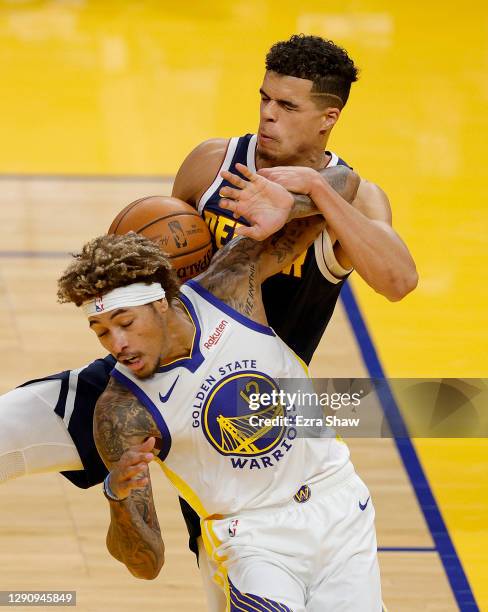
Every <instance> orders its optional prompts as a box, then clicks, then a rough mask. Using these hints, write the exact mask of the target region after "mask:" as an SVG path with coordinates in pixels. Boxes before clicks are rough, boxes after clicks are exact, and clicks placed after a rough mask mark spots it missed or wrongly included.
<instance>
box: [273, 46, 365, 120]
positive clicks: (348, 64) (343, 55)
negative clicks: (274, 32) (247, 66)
mask: <svg viewBox="0 0 488 612" xmlns="http://www.w3.org/2000/svg"><path fill="white" fill-rule="evenodd" d="M266 70H272V71H273V72H277V73H279V74H282V75H284V76H293V77H297V78H299V79H308V80H309V81H313V85H312V90H311V91H312V93H319V94H323V95H324V100H325V101H326V102H327V104H329V103H330V102H332V100H327V95H329V96H336V97H337V98H339V99H340V101H341V102H342V106H344V105H345V104H346V102H347V99H348V97H349V91H350V89H351V83H354V81H357V80H358V69H357V68H356V66H355V65H354V62H353V61H352V59H351V58H350V57H349V55H348V54H347V52H346V51H345V49H343V48H342V47H339V46H338V45H336V44H334V43H333V42H332V41H331V40H326V39H325V38H321V37H320V36H307V35H305V34H294V35H293V36H292V37H291V38H290V39H289V40H282V41H280V42H277V43H276V44H274V45H273V46H272V47H271V49H270V50H269V52H268V55H267V56H266ZM336 103H337V102H336ZM342 106H341V108H342Z"/></svg>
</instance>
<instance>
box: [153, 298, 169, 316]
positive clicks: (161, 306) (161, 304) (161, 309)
mask: <svg viewBox="0 0 488 612" xmlns="http://www.w3.org/2000/svg"><path fill="white" fill-rule="evenodd" d="M152 305H153V308H154V309H155V310H156V312H157V313H159V314H164V313H165V312H166V311H167V310H168V307H169V306H168V300H167V299H166V298H161V299H160V300H156V301H155V302H152Z"/></svg>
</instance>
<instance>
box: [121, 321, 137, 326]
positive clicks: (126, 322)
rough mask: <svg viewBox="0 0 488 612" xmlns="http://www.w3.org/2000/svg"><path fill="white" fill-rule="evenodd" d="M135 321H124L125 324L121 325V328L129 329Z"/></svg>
mask: <svg viewBox="0 0 488 612" xmlns="http://www.w3.org/2000/svg"><path fill="white" fill-rule="evenodd" d="M133 322H134V321H124V323H121V324H120V326H121V327H129V326H130V325H132V323H133Z"/></svg>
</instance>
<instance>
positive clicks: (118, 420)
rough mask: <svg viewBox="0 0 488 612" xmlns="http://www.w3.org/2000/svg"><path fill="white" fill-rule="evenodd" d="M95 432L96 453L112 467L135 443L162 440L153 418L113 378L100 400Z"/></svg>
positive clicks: (95, 419)
mask: <svg viewBox="0 0 488 612" xmlns="http://www.w3.org/2000/svg"><path fill="white" fill-rule="evenodd" d="M93 432H94V437H95V443H96V445H97V449H98V450H99V451H100V453H101V454H102V457H103V458H104V459H105V460H107V461H109V462H110V463H113V462H115V461H118V460H119V459H120V457H121V455H122V454H123V453H124V451H125V450H127V448H128V447H129V446H131V445H132V444H134V440H137V439H141V438H146V437H148V436H155V437H156V438H160V437H161V434H160V432H159V429H158V427H157V425H156V423H155V421H154V419H153V417H152V416H151V414H150V413H149V412H148V411H147V410H146V408H145V407H144V406H143V405H142V404H141V403H140V402H139V400H138V399H137V398H136V397H135V396H134V395H133V394H132V393H131V392H130V391H129V390H128V389H126V388H125V387H124V386H123V385H121V384H120V383H118V382H117V381H116V380H114V379H113V378H111V379H110V382H109V384H108V386H107V388H106V389H105V391H104V392H103V393H102V395H101V396H100V398H99V399H98V402H97V405H96V408H95V418H94V422H93Z"/></svg>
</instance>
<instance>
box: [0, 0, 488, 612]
mask: <svg viewBox="0 0 488 612" xmlns="http://www.w3.org/2000/svg"><path fill="white" fill-rule="evenodd" d="M297 32H305V33H308V34H317V35H320V36H323V37H325V38H330V39H332V40H334V41H335V42H336V43H339V44H341V45H342V46H344V47H345V48H346V49H347V51H348V52H349V54H350V55H351V57H352V58H353V59H354V60H355V62H356V64H357V65H358V66H359V67H360V69H361V73H360V80H359V81H358V83H356V84H354V85H353V87H352V91H351V96H350V99H349V102H348V104H347V106H346V108H345V110H344V111H343V113H342V115H341V119H340V121H339V123H338V125H337V126H336V127H335V128H334V131H333V133H332V136H331V139H330V141H329V148H330V149H331V150H333V151H335V152H336V153H338V154H339V155H340V156H341V157H343V158H344V159H345V160H346V161H347V162H348V163H350V165H352V166H353V167H354V168H355V170H357V171H358V172H359V174H360V175H361V176H363V177H365V178H367V179H369V180H372V181H374V182H376V183H378V184H379V185H380V186H381V187H382V188H383V189H384V190H385V191H386V192H387V194H388V195H389V197H390V200H391V203H392V209H393V221H394V227H395V228H396V229H397V231H398V232H399V233H400V235H401V236H402V238H403V239H404V240H405V242H406V243H407V244H408V246H409V248H410V250H411V252H412V254H413V256H414V258H415V260H416V263H417V266H418V271H419V274H420V282H419V286H418V288H417V289H416V291H415V292H414V293H413V294H411V295H410V296H408V297H407V298H406V299H405V300H403V301H402V302H400V303H396V304H391V303H389V302H388V301H386V300H385V299H384V298H383V297H381V296H379V295H376V294H375V293H374V292H373V291H372V290H371V289H370V288H369V287H367V286H366V285H365V284H364V283H363V282H362V281H361V279H359V278H358V276H357V275H355V276H354V275H353V279H352V281H351V285H352V291H353V295H354V296H355V297H356V300H357V304H358V306H359V309H360V312H361V315H362V317H363V320H364V322H365V325H366V329H367V333H368V334H369V338H370V339H371V341H372V344H373V346H374V348H375V351H376V354H377V356H378V359H379V361H380V363H381V365H382V368H383V371H384V373H385V374H386V375H387V376H391V377H416V378H421V377H438V378H449V377H464V378H469V377H483V376H484V377H487V373H488V359H487V348H488V326H487V324H486V318H487V312H488V284H487V278H486V266H487V264H488V250H487V237H486V236H487V231H488V213H487V198H486V195H485V190H484V189H482V181H483V177H484V174H485V166H484V164H485V163H486V161H487V155H486V152H487V147H486V135H487V127H488V119H487V117H488V113H487V108H488V84H487V83H488V80H487V74H488V9H487V8H486V5H485V3H482V2H480V1H475V2H474V3H470V4H469V5H466V6H465V7H464V6H462V5H459V3H455V2H453V0H447V1H446V2H437V1H430V2H429V1H427V2H424V3H422V4H418V3H417V4H415V3H413V4H412V3H404V2H399V1H398V0H394V1H393V2H391V1H390V2H386V1H381V0H346V1H344V2H342V3H341V4H340V5H328V4H327V3H324V2H318V1H313V0H302V1H301V2H299V3H297V2H290V1H289V0H280V1H279V2H278V1H275V0H268V1H259V2H258V1H256V0H249V1H247V2H242V1H240V0H235V1H234V2H232V3H230V2H221V1H214V2H212V3H211V4H209V3H206V2H199V1H196V2H188V3H180V4H178V3H176V4H175V3H169V2H166V1H156V0H153V1H149V0H139V1H137V2H135V1H134V2H130V1H128V0H118V1H117V2H115V1H111V0H99V1H95V0H57V1H55V0H50V1H40V0H39V1H29V0H10V1H7V0H0V65H1V66H2V74H1V78H0V142H1V146H0V222H1V228H2V231H1V234H0V235H1V239H0V289H1V292H0V296H1V297H2V298H3V299H2V302H3V303H2V304H0V313H1V314H2V315H3V324H2V326H1V327H0V347H2V349H3V351H2V353H3V354H2V356H1V357H0V367H1V369H2V371H3V372H4V378H3V380H2V381H1V388H0V391H6V390H8V389H9V388H11V387H13V386H15V385H16V384H20V383H21V382H23V380H26V379H28V378H29V377H34V376H39V375H41V374H46V373H47V372H46V368H48V371H49V370H50V369H52V371H55V370H56V369H64V368H67V367H75V366H79V365H80V363H83V361H84V360H85V361H87V360H89V359H91V358H92V357H93V356H94V355H96V354H98V353H97V349H96V345H95V343H94V341H92V343H91V344H88V343H87V341H86V339H85V335H86V331H85V330H84V329H83V330H82V327H81V326H79V330H78V328H76V327H75V328H74V329H73V333H72V335H71V333H70V334H69V340H68V336H67V335H66V336H65V337H64V338H62V340H63V343H61V344H60V345H59V346H57V345H56V346H57V348H56V351H54V352H53V351H50V346H51V343H52V341H53V339H52V329H53V326H54V325H55V322H59V321H64V320H66V322H67V324H68V321H69V322H71V321H72V320H74V317H73V319H70V318H69V317H71V316H72V314H71V313H70V314H69V315H65V314H64V311H63V312H62V311H61V310H59V311H58V310H57V309H58V308H60V307H58V306H55V292H54V279H55V276H56V274H57V273H58V271H59V270H61V269H62V268H63V267H64V263H65V260H63V259H62V258H63V256H64V255H63V254H64V253H65V252H67V251H70V250H74V249H76V248H78V247H79V246H80V244H81V242H83V241H84V240H85V239H88V238H90V237H92V236H93V235H96V234H97V233H101V232H103V231H105V229H106V227H108V224H109V223H110V220H111V219H112V218H113V216H114V215H115V213H116V212H117V211H118V210H119V209H120V208H122V207H123V206H124V205H125V204H127V203H128V202H129V201H131V200H132V199H134V198H135V197H139V196H140V195H148V194H149V193H148V192H147V191H143V189H144V190H149V189H151V190H152V192H153V193H156V192H160V193H169V191H170V188H171V181H172V178H173V177H174V174H175V173H176V171H177V169H178V167H179V165H180V164H181V162H182V161H183V159H184V157H185V156H186V155H187V154H188V153H189V151H190V150H191V149H192V148H193V147H194V146H196V145H197V144H198V143H200V142H201V141H202V140H205V139H207V138H211V137H217V136H218V137H230V136H237V135H242V134H244V133H246V132H253V131H255V129H256V128H257V123H258V107H259V94H258V90H259V87H260V84H261V79H262V77H263V74H264V57H265V54H266V52H267V50H268V49H269V47H270V46H271V45H272V44H273V43H274V42H276V41H277V40H282V39H285V38H288V37H289V36H290V35H291V34H293V33H297ZM142 188H143V189H142ZM141 191H142V193H141ZM80 228H82V229H83V232H81V230H80ZM92 228H93V229H92ZM44 275H45V276H44ZM32 293H35V294H36V300H37V301H38V310H36V311H35V312H34V313H32V312H28V308H27V303H28V301H29V300H30V299H31V298H32ZM339 316H341V315H340V314H339ZM43 317H44V318H43ZM46 321H48V322H49V325H47V324H46ZM69 324H71V323H69ZM341 325H343V327H340V328H338V329H337V331H336V336H334V339H335V340H334V341H337V342H338V343H339V342H341V339H342V338H344V337H345V336H346V335H347V336H348V337H349V336H351V337H352V338H354V333H353V330H352V328H351V327H350V324H349V323H348V322H347V319H346V318H344V321H343V322H342V323H341ZM78 334H79V336H78ZM81 338H83V341H81V340H80V339H81ZM344 342H346V340H344ZM347 342H349V341H347ZM347 342H346V344H347ZM351 342H352V341H351ZM359 344H360V343H359ZM67 345H69V347H68V346H67ZM41 348H42V351H43V355H45V357H43V358H42V360H40V359H39V356H40V354H39V352H38V351H39V350H41ZM351 350H355V351H356V353H357V355H359V357H358V359H359V358H360V354H361V351H360V350H359V349H358V347H357V346H356V348H353V349H351ZM363 353H364V351H363ZM362 356H363V358H364V354H363V355H362ZM366 365H368V364H366ZM329 371H334V369H333V364H332V365H331V368H330V370H328V369H327V363H326V362H325V361H322V362H321V366H320V370H317V372H318V374H320V375H322V376H327V375H328V372H329ZM370 371H371V370H370ZM334 372H335V371H334ZM343 374H344V375H347V373H344V371H343ZM351 375H356V373H355V372H352V373H351ZM400 408H401V409H402V410H408V406H400ZM412 444H413V448H414V449H415V452H416V454H417V456H418V459H419V460H420V463H421V464H422V466H423V468H424V470H425V474H426V477H427V479H428V482H429V484H430V488H431V490H432V493H433V494H434V496H435V499H436V500H437V503H438V506H439V509H440V511H441V513H442V516H443V518H444V520H445V523H446V526H447V529H448V532H449V534H450V537H451V538H452V542H453V544H454V546H455V549H456V551H457V553H458V555H459V559H460V562H461V564H462V566H463V568H464V571H465V572H466V576H467V578H468V580H469V584H470V587H471V589H472V592H473V594H474V597H475V599H476V600H477V604H478V606H479V607H480V609H488V586H487V584H486V575H487V573H488V553H487V549H488V533H487V520H488V518H487V517H488V445H487V443H486V440H484V439H479V440H476V439H470V440H462V439H458V440H428V439H424V440H414V441H413V443H412ZM371 460H374V458H372V459H371ZM6 495H9V493H8V490H7V489H6V488H5V489H3V488H2V490H1V491H0V499H1V498H2V497H5V496H6ZM391 518H392V517H390V519H391ZM1 548H2V545H1V541H0V549H1ZM407 582H408V581H407ZM7 586H8V585H2V581H1V577H0V589H1V588H7ZM392 588H393V590H394V587H392ZM387 603H388V602H387ZM439 605H440V606H441V607H435V605H434V607H425V608H422V609H426V610H427V609H429V610H441V609H442V610H444V609H448V608H446V607H442V606H443V605H444V604H442V605H441V604H439ZM453 605H454V604H453ZM458 605H459V601H458ZM466 605H467V604H466ZM93 609H99V608H97V607H96V606H95V607H94V608H93ZM168 609H173V608H171V607H170V608H168ZM174 609H176V608H174ZM189 609H190V608H189ZM195 609H197V608H195ZM392 609H393V610H395V609H397V608H396V607H393V608H392ZM398 609H400V608H398ZM405 609H414V608H405ZM415 609H420V608H418V607H417V608H415ZM449 609H451V608H449ZM452 609H455V608H452ZM466 609H470V610H471V609H476V608H475V607H472V606H471V607H469V608H466Z"/></svg>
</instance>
